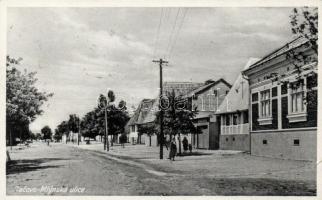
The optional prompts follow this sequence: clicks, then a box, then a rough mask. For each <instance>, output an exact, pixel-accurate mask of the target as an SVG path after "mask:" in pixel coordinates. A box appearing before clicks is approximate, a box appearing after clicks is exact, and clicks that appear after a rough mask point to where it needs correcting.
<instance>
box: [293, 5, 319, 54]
mask: <svg viewBox="0 0 322 200" xmlns="http://www.w3.org/2000/svg"><path fill="white" fill-rule="evenodd" d="M290 18H291V21H290V23H291V26H292V28H291V30H292V33H293V34H295V35H296V36H302V37H304V38H306V39H308V40H309V42H310V44H311V45H312V49H313V50H314V51H315V52H316V53H318V8H317V7H313V8H312V7H310V8H309V7H303V8H300V9H298V8H294V9H293V12H292V14H291V15H290Z"/></svg>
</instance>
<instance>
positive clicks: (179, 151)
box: [178, 132, 181, 155]
mask: <svg viewBox="0 0 322 200" xmlns="http://www.w3.org/2000/svg"><path fill="white" fill-rule="evenodd" d="M178 140H179V141H178V142H179V155H181V137H180V132H179V139H178Z"/></svg>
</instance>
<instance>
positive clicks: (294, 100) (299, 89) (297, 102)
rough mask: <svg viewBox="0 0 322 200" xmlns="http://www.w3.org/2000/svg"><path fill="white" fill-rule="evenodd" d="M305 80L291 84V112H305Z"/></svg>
mask: <svg viewBox="0 0 322 200" xmlns="http://www.w3.org/2000/svg"><path fill="white" fill-rule="evenodd" d="M303 88H304V87H303V82H299V83H293V84H291V89H290V90H291V94H290V97H291V113H301V112H304V111H305V110H304V101H303V100H304V89H303Z"/></svg>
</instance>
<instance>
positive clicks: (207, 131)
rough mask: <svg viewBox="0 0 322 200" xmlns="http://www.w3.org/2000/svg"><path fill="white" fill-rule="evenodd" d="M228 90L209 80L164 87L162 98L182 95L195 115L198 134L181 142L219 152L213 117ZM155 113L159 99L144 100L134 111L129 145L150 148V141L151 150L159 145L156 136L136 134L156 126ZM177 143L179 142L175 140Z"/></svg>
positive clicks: (193, 134) (228, 86)
mask: <svg viewBox="0 0 322 200" xmlns="http://www.w3.org/2000/svg"><path fill="white" fill-rule="evenodd" d="M230 87H231V85H230V84H229V83H227V82H226V81H225V80H224V79H219V80H218V81H213V80H208V81H206V82H205V83H194V82H165V83H164V94H167V93H168V92H172V91H174V92H175V95H176V96H179V95H181V96H182V97H183V98H187V99H188V101H189V105H192V108H190V107H189V108H188V109H193V110H195V111H196V113H197V114H196V117H195V119H194V124H195V125H196V127H197V128H198V130H199V132H200V133H199V134H196V133H191V134H188V135H182V137H181V140H183V138H184V137H186V138H187V139H188V142H189V143H190V144H192V145H193V147H194V148H205V149H215V148H216V147H217V148H218V146H219V137H217V136H218V131H217V130H216V128H218V127H217V123H216V117H215V115H214V113H215V110H216V109H217V108H218V107H219V105H220V103H221V102H222V100H223V99H224V97H225V96H226V94H227V93H228V91H229V89H230ZM216 95H217V96H216ZM158 110H159V100H158V98H156V99H144V100H142V101H141V103H140V105H139V106H138V109H137V110H136V111H135V113H134V115H133V116H132V117H131V119H130V121H129V123H128V125H129V128H130V135H129V137H130V142H131V143H145V144H146V145H148V144H150V140H152V141H151V143H152V146H155V145H158V141H157V136H156V135H153V136H152V137H148V136H146V135H144V136H143V137H141V138H140V137H139V134H138V129H139V127H140V126H144V125H148V124H149V123H155V120H156V115H155V114H156V112H157V111H158ZM216 135H217V136H216ZM176 140H178V138H177V137H176ZM178 142H179V141H177V143H178ZM215 143H216V144H215Z"/></svg>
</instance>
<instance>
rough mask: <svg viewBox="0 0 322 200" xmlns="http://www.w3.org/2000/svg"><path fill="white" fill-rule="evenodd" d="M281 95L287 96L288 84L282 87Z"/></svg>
mask: <svg viewBox="0 0 322 200" xmlns="http://www.w3.org/2000/svg"><path fill="white" fill-rule="evenodd" d="M281 90H282V91H281V93H282V94H287V84H286V83H284V84H283V85H282V86H281Z"/></svg>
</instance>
